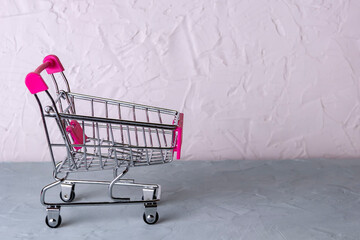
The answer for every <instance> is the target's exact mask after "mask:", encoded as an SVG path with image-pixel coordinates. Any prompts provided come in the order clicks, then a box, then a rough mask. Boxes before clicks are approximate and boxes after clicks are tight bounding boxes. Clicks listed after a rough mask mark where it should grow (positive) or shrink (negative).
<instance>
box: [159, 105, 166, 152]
mask: <svg viewBox="0 0 360 240" xmlns="http://www.w3.org/2000/svg"><path fill="white" fill-rule="evenodd" d="M157 112H158V116H159V121H160V124H162V120H161V115H160V110H157ZM162 134H163V136H164V143H165V147H167V142H166V136H165V131H164V129H162Z"/></svg>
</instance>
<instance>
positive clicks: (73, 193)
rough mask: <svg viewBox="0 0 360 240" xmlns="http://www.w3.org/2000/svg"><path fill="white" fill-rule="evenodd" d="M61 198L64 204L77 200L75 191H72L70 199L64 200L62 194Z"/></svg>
mask: <svg viewBox="0 0 360 240" xmlns="http://www.w3.org/2000/svg"><path fill="white" fill-rule="evenodd" d="M60 198H61V200H62V201H63V202H72V201H73V200H74V199H75V192H74V191H71V193H70V197H69V199H64V198H63V197H62V194H61V192H60Z"/></svg>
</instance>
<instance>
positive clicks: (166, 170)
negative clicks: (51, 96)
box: [0, 160, 360, 240]
mask: <svg viewBox="0 0 360 240" xmlns="http://www.w3.org/2000/svg"><path fill="white" fill-rule="evenodd" d="M92 174H94V175H91V176H90V177H91V178H94V177H95V176H98V177H110V176H111V172H97V173H92ZM127 177H133V178H135V179H137V180H138V181H139V182H149V183H158V184H161V185H162V200H161V202H160V203H159V206H158V212H159V214H160V220H159V222H158V223H157V224H155V225H147V224H145V223H144V222H143V220H142V214H143V206H142V205H111V206H82V207H76V208H65V207H63V208H62V209H61V216H62V220H63V221H62V225H61V226H60V227H59V228H57V229H50V228H48V227H47V226H46V225H45V223H44V218H45V212H46V211H45V207H43V206H42V205H41V204H40V202H39V193H40V190H41V188H42V187H43V185H45V184H48V183H50V181H51V180H52V178H51V165H50V164H48V163H0V190H1V195H0V233H1V239H111V238H117V239H140V238H143V239H157V240H158V239H251V240H254V239H267V240H269V239H279V240H280V239H281V240H283V239H291V240H294V239H301V240H304V239H327V240H328V239H360V228H359V225H360V160H336V161H335V160H306V161H303V160H289V161H223V162H208V161H189V162H183V161H174V162H173V163H170V164H165V165H159V166H150V167H139V168H132V169H130V172H129V173H128V175H127ZM125 190H126V191H127V189H125ZM125 190H124V191H125ZM106 194H107V191H106V187H104V186H100V187H98V186H96V187H94V186H77V188H76V199H75V201H80V200H87V199H103V200H107V198H108V197H107V195H106ZM134 194H137V196H136V197H139V196H141V194H140V195H139V193H138V192H135V193H134ZM50 195H52V197H54V198H55V199H56V198H57V199H58V189H56V191H54V192H53V193H50Z"/></svg>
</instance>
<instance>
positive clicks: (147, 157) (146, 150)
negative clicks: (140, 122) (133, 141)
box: [142, 127, 150, 165]
mask: <svg viewBox="0 0 360 240" xmlns="http://www.w3.org/2000/svg"><path fill="white" fill-rule="evenodd" d="M142 131H143V138H144V145H145V153H146V161H147V163H148V164H149V165H150V160H149V153H148V149H147V148H146V147H147V144H146V135H145V128H144V127H143V128H142Z"/></svg>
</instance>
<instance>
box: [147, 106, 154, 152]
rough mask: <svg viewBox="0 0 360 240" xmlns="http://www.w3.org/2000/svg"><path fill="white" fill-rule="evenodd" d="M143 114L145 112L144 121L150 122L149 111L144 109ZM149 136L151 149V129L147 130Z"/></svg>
mask: <svg viewBox="0 0 360 240" xmlns="http://www.w3.org/2000/svg"><path fill="white" fill-rule="evenodd" d="M145 112H146V121H147V122H150V118H149V110H148V109H147V108H146V109H145ZM149 136H150V146H151V147H153V141H152V137H151V129H150V128H149Z"/></svg>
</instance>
